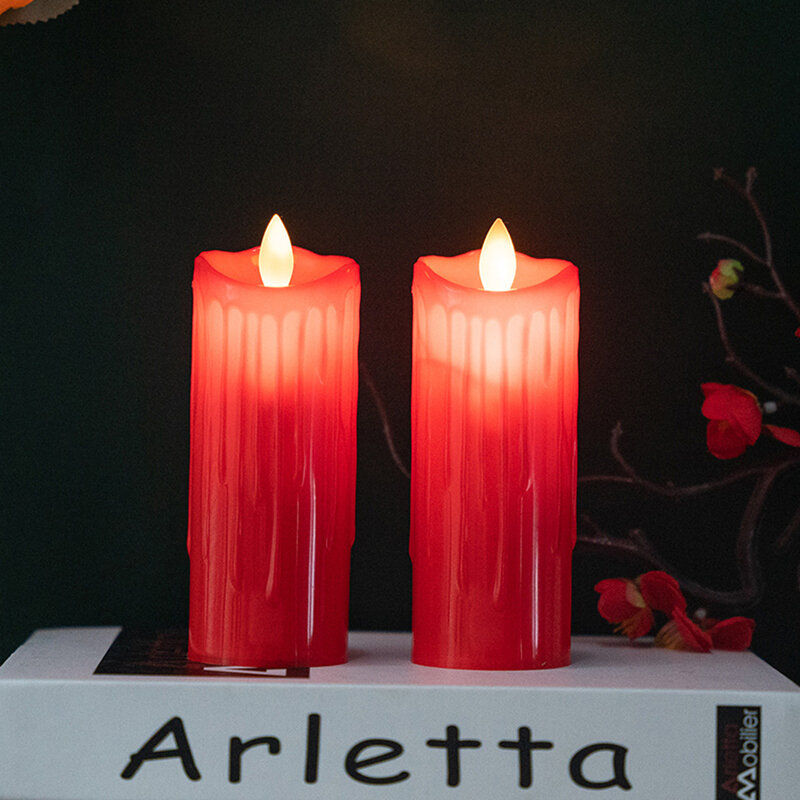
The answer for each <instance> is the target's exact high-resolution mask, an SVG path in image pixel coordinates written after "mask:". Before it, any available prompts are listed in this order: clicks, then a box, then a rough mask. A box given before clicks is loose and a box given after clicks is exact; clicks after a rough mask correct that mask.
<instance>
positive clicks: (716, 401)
mask: <svg viewBox="0 0 800 800" xmlns="http://www.w3.org/2000/svg"><path fill="white" fill-rule="evenodd" d="M708 386H709V384H703V385H702V387H701V388H703V391H704V393H705V392H706V388H707V387H708ZM704 387H706V388H704ZM700 412H701V413H702V415H703V416H704V417H706V418H707V419H720V420H727V421H728V422H730V423H731V425H733V426H735V427H739V428H741V431H742V433H743V434H744V436H745V438H746V440H747V443H748V444H755V442H756V439H758V437H759V435H760V433H761V407H760V406H759V405H758V398H757V397H756V396H755V395H754V394H753V393H752V392H748V391H747V390H746V389H740V388H739V387H738V386H732V385H718V388H717V389H716V390H712V391H708V392H707V393H706V399H705V400H704V401H703V405H702V407H701V409H700Z"/></svg>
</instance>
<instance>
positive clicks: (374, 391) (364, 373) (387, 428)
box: [358, 362, 411, 480]
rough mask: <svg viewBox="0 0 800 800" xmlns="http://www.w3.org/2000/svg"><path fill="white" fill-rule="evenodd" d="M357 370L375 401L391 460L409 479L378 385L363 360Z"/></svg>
mask: <svg viewBox="0 0 800 800" xmlns="http://www.w3.org/2000/svg"><path fill="white" fill-rule="evenodd" d="M358 369H359V372H360V373H361V378H362V380H363V381H364V383H366V385H367V388H368V389H369V391H370V394H371V395H372V399H373V400H374V401H375V407H376V408H377V409H378V415H379V416H380V418H381V425H382V426H383V437H384V439H386V446H387V447H388V448H389V454H390V455H391V456H392V461H394V463H395V465H396V466H397V469H399V470H400V472H402V473H403V475H405V476H406V478H408V479H409V480H411V473H410V472H409V470H408V467H406V465H405V464H404V463H403V459H402V458H400V454H399V453H398V452H397V448H396V447H395V444H394V437H393V436H392V426H391V425H390V424H389V416H388V414H387V413H386V407H385V406H384V405H383V400H382V399H381V396H380V393H379V392H378V387H377V386H375V381H373V380H372V375H370V372H369V370H368V369H367V368H366V366H364V364H363V362H360V363H359V365H358Z"/></svg>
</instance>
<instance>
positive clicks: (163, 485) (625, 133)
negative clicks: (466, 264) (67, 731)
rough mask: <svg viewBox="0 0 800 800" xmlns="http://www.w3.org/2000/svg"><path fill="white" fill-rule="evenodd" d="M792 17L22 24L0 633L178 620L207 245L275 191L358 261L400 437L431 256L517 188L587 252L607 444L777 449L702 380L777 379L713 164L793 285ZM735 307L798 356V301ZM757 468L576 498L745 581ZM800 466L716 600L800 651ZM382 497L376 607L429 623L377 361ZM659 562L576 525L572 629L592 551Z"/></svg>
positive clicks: (254, 239) (584, 371)
mask: <svg viewBox="0 0 800 800" xmlns="http://www.w3.org/2000/svg"><path fill="white" fill-rule="evenodd" d="M796 34H797V11H796V8H795V5H794V3H791V2H787V3H777V2H758V3H756V2H731V0H726V1H725V2H716V1H715V0H707V1H706V2H704V3H697V2H683V1H682V0H677V2H672V3H655V2H652V3H651V2H611V3H609V2H606V3H593V2H582V3H558V4H552V3H532V2H499V3H478V2H465V3H443V2H438V0H429V2H406V3H398V2H383V0H375V1H373V2H368V1H367V0H364V1H363V2H356V1H355V0H350V1H349V2H341V3H323V2H297V1H295V2H292V3H272V2H255V1H254V0H253V1H252V2H239V3H227V2H221V0H206V1H205V2H203V3H197V2H189V0H176V1H175V2H168V3H163V2H153V1H152V0H143V1H142V2H100V0H81V2H80V4H79V5H78V6H77V7H76V8H75V9H73V10H72V11H70V12H68V13H67V14H65V15H64V16H63V17H61V18H59V19H57V20H54V21H50V22H47V23H41V24H37V25H25V26H11V27H4V28H0V92H1V93H0V98H1V99H2V108H3V112H2V116H3V128H2V130H3V136H2V146H0V287H1V288H0V304H2V307H1V308H0V325H2V331H1V332H0V335H1V336H2V344H1V345H0V354H1V356H0V357H1V358H2V377H0V393H1V397H0V403H1V404H2V405H1V406H0V407H1V408H2V412H1V413H2V425H1V426H0V453H2V458H1V459H0V461H1V463H2V494H1V495H0V497H2V508H3V513H2V517H1V518H0V658H2V657H3V656H4V655H6V654H7V653H8V652H10V650H11V649H12V648H13V647H14V646H16V645H17V644H19V643H20V642H21V641H22V640H23V639H24V638H25V636H26V635H27V634H28V633H29V632H30V631H31V630H33V629H34V628H36V627H41V626H58V625H73V624H109V623H121V624H131V625H144V624H152V625H173V624H177V625H180V624H185V620H186V613H187V594H188V588H187V587H188V580H187V576H188V562H187V558H186V552H185V526H186V506H187V469H188V398H189V367H190V363H189V354H190V322H191V290H190V283H191V274H192V263H193V258H194V256H195V255H196V254H197V253H199V252H200V251H202V250H207V249H223V250H241V249H244V248H247V247H251V246H255V245H256V244H258V243H259V241H260V237H261V234H262V232H263V228H264V225H265V223H266V221H267V220H268V218H269V216H270V215H271V214H272V213H273V212H275V211H277V212H279V213H280V214H281V215H282V217H283V219H284V221H285V222H286V224H287V227H288V228H289V231H290V233H291V236H292V239H293V241H294V242H295V243H296V244H299V245H301V246H304V247H307V248H309V249H312V250H315V251H316V252H320V253H340V254H344V255H349V256H352V257H353V258H355V259H356V260H357V261H358V262H359V264H360V265H361V270H362V273H361V274H362V287H363V295H362V333H361V345H360V356H361V359H362V361H363V363H364V365H365V366H366V367H367V368H368V369H369V371H370V373H371V374H372V376H373V379H374V381H375V384H376V386H377V387H378V389H379V391H380V392H381V394H382V395H383V398H384V401H385V403H386V408H387V413H388V417H389V419H390V421H391V424H392V426H393V429H394V434H395V437H396V443H397V447H398V449H399V452H400V453H401V455H402V456H403V457H404V458H405V459H406V460H407V459H408V452H409V446H410V442H409V431H408V429H409V396H410V338H411V297H410V284H411V270H412V265H413V263H414V261H415V260H416V258H417V257H419V256H420V255H424V254H427V253H438V254H444V255H450V254H455V253H458V252H463V251H464V250H468V249H473V248H476V247H478V246H479V245H480V243H481V241H482V239H483V236H484V235H485V232H486V230H487V229H488V227H489V225H490V224H491V222H492V220H493V219H494V218H495V217H496V216H498V215H499V216H502V217H503V218H504V219H505V221H506V223H507V225H508V227H509V229H510V231H511V234H512V236H513V237H514V242H515V245H516V246H517V249H518V250H520V251H523V252H527V253H529V254H531V255H538V256H556V257H560V258H565V259H569V260H571V261H574V262H575V263H576V264H578V265H579V267H580V269H581V283H582V312H581V326H582V327H581V410H580V437H581V439H580V472H581V474H582V475H584V476H588V475H592V474H597V473H608V472H614V471H616V467H615V465H614V463H613V459H612V457H611V455H610V453H609V434H610V431H611V429H612V428H613V426H614V424H615V422H616V421H617V420H622V421H623V426H624V429H625V437H624V438H623V440H622V443H623V449H624V452H625V454H626V455H627V457H628V458H629V459H630V461H631V462H632V463H634V464H635V465H636V467H637V468H638V469H640V470H641V472H642V474H643V475H646V476H647V477H648V478H652V479H653V480H656V481H662V482H663V481H669V480H673V481H675V482H677V483H681V484H682V483H690V482H693V481H704V480H708V479H716V478H719V477H722V476H725V475H726V474H729V473H730V472H732V471H734V470H735V469H737V468H738V467H739V466H754V465H755V466H757V465H759V464H762V463H764V462H766V461H768V460H770V459H775V458H782V457H784V456H785V454H786V452H787V451H786V450H785V449H781V448H780V447H779V446H778V445H774V446H770V445H769V444H763V445H762V443H759V444H758V445H757V447H756V448H754V449H753V452H752V453H749V454H747V455H745V456H744V457H743V460H742V461H741V464H736V465H731V464H721V463H719V462H717V461H716V460H715V459H714V458H712V457H711V456H710V455H709V454H708V453H707V451H706V449H705V443H704V424H705V423H704V420H703V419H702V417H701V416H700V413H699V407H700V402H701V394H700V390H699V384H700V383H701V382H702V381H704V380H715V381H721V382H724V383H728V382H735V383H741V384H742V385H745V386H748V388H754V387H752V386H751V385H749V384H748V383H747V381H745V380H744V379H743V378H741V377H740V376H739V375H737V373H736V372H735V371H734V370H732V369H731V368H730V367H728V366H726V365H725V364H724V352H723V350H722V348H721V346H720V343H719V337H718V336H717V332H716V329H715V326H714V318H713V311H712V308H711V305H710V303H709V300H708V298H706V297H705V296H704V295H703V294H702V292H701V291H700V284H701V281H703V280H704V279H706V278H707V276H708V273H709V272H710V270H711V269H712V268H713V266H714V264H715V263H716V260H717V259H718V258H721V257H723V256H727V255H733V253H732V251H731V250H730V248H725V247H724V246H721V245H709V244H708V243H702V242H698V241H697V240H696V238H695V237H696V234H698V233H700V232H701V231H704V230H708V229H712V230H717V231H719V232H720V233H726V234H729V235H731V236H734V237H736V238H742V239H744V240H746V241H747V242H748V243H749V244H750V245H751V246H752V247H754V248H756V249H759V248H760V247H761V243H760V239H759V230H758V227H757V226H756V225H755V224H754V222H753V220H752V218H751V217H750V216H749V215H748V213H747V210H746V206H745V203H744V202H743V201H742V200H741V198H738V197H736V196H735V195H734V194H732V193H731V192H729V191H727V190H726V188H725V187H724V186H723V185H721V184H720V183H719V182H717V183H714V182H713V181H712V171H713V169H714V168H715V167H720V166H724V167H726V168H727V169H728V172H729V174H731V175H733V176H735V177H736V178H737V179H740V180H741V179H742V178H743V175H744V171H745V169H746V168H747V167H748V166H750V165H751V164H752V165H756V166H757V167H758V169H759V175H760V177H759V179H758V182H757V184H756V189H757V192H758V196H759V197H760V198H761V200H762V203H763V207H764V210H765V213H766V215H767V217H768V220H769V222H770V225H771V230H772V233H773V237H774V249H775V254H776V261H777V262H778V263H779V264H780V265H783V268H784V277H785V278H786V281H787V285H788V286H789V288H791V289H793V290H794V292H795V294H796V295H797V294H800V280H798V277H797V272H796V264H797V262H798V258H797V257H798V254H799V251H800V235H798V232H797V230H796V227H795V224H796V209H797V208H798V206H799V205H800V202H799V201H800V192H799V191H798V178H800V174H799V173H798V166H800V164H798V156H797V146H796V143H797V134H798V108H799V107H800V104H798V94H797V68H796V50H797V35H796ZM731 313H732V314H734V316H735V315H736V314H741V315H742V316H741V317H740V318H739V319H740V322H737V323H735V324H736V325H739V327H738V328H737V337H738V338H737V341H739V342H741V346H742V347H743V348H745V350H746V352H747V355H748V357H749V358H750V359H751V360H752V363H754V364H755V365H757V366H759V368H761V367H763V369H765V370H769V371H770V375H771V376H774V377H775V379H776V380H783V376H782V374H780V367H781V365H782V364H783V363H792V362H793V363H794V364H795V365H797V363H798V355H797V353H798V349H797V348H798V347H800V345H798V343H797V340H796V339H794V338H793V337H792V336H791V332H792V331H793V329H794V327H793V325H794V324H795V323H793V322H792V320H791V317H790V316H788V315H786V314H784V313H783V312H782V311H781V309H780V307H779V306H778V304H775V303H773V304H771V305H768V306H766V307H763V306H762V305H759V304H758V303H755V302H750V303H749V304H748V303H745V302H742V303H740V304H739V308H736V309H734V310H733V311H732V312H731ZM732 324H733V323H732ZM795 389H796V387H795ZM776 422H777V423H778V424H784V425H789V426H795V427H800V414H798V413H796V411H795V413H794V414H793V413H792V412H791V409H789V410H787V411H786V413H785V414H784V415H782V416H781V417H780V418H778V417H777V416H776ZM795 474H796V472H795ZM748 491H749V487H745V488H737V489H735V490H734V491H733V493H730V492H729V493H728V494H727V496H726V497H725V498H724V499H723V500H720V499H719V498H716V497H715V498H714V499H713V500H711V499H710V498H709V500H708V502H707V503H706V501H705V500H703V499H702V498H701V499H700V500H695V501H692V503H691V504H690V503H683V504H678V507H675V508H673V506H674V505H675V504H670V503H667V504H665V502H664V501H663V500H657V499H656V498H653V497H652V496H651V495H649V494H648V493H647V492H646V491H640V490H630V488H629V487H619V486H614V485H612V486H609V485H607V484H599V485H597V484H591V485H587V486H586V487H582V492H581V499H580V506H581V513H582V514H583V513H585V514H590V515H591V516H592V518H593V519H594V520H595V521H596V523H597V524H598V525H600V526H601V527H602V528H603V530H605V531H606V532H608V533H610V534H623V533H624V532H625V531H626V530H627V529H628V528H631V527H641V528H643V529H644V530H646V531H647V532H648V534H649V535H651V536H652V537H653V538H654V540H655V542H656V544H657V546H658V548H659V551H660V552H661V553H662V554H664V555H665V557H667V558H668V559H669V560H670V561H671V563H673V564H675V565H676V569H677V570H678V571H679V572H680V573H681V574H682V575H684V576H689V577H690V578H691V579H693V580H695V581H697V582H698V583H700V584H701V585H702V586H706V587H712V588H714V589H716V590H720V591H727V590H732V589H736V588H737V586H738V582H739V577H738V575H737V571H736V562H735V558H734V549H735V539H736V530H737V526H738V523H739V519H740V518H741V515H742V509H743V505H744V503H745V501H746V499H747V492H748ZM773 495H774V497H773ZM798 495H800V492H799V491H798V481H797V480H794V482H792V473H791V472H790V473H789V476H788V477H787V479H786V480H785V481H784V482H783V483H781V484H780V485H779V486H775V487H773V491H772V495H771V499H770V503H769V507H768V509H767V512H765V514H764V515H762V516H761V517H760V518H759V520H758V522H759V527H758V534H757V542H758V549H757V554H758V557H759V563H761V564H762V566H763V569H764V573H765V578H766V587H767V588H766V589H765V590H764V594H763V597H762V598H760V599H759V600H758V601H757V602H756V603H754V604H751V605H750V606H749V607H747V608H733V607H721V608H719V609H717V611H719V612H720V613H724V614H725V615H729V614H731V613H738V612H740V611H744V613H747V614H749V615H752V616H755V617H756V618H757V620H758V624H759V627H758V631H757V636H756V640H755V647H756V650H757V651H758V652H760V653H762V654H763V655H765V657H767V658H769V659H770V660H771V661H773V663H776V664H777V665H778V666H780V667H781V668H782V669H784V670H785V671H787V672H788V673H789V674H791V675H793V676H794V677H795V678H796V679H797V678H799V677H800V658H799V657H798V656H797V653H796V648H795V646H794V645H793V644H792V645H790V644H789V643H790V642H794V641H796V640H797V639H796V637H797V633H798V631H797V627H798V622H797V620H798V618H800V617H799V615H798V612H800V603H798V593H797V572H796V568H797V561H798V546H797V543H796V542H790V543H789V545H788V546H787V547H786V548H784V550H783V551H781V552H780V553H776V552H775V550H774V547H773V544H774V540H775V539H776V537H777V535H778V532H779V531H780V530H782V527H783V526H784V525H785V524H786V514H788V513H789V512H791V510H792V509H793V508H796V506H797V497H798ZM357 502H358V507H357V518H358V528H357V543H356V546H355V549H354V552H353V580H352V624H353V626H354V627H358V628H378V629H402V628H404V627H407V626H408V625H409V622H410V565H409V561H408V556H407V535H408V483H407V481H406V479H405V478H404V477H403V476H402V474H401V473H400V472H399V471H398V470H397V469H396V467H395V465H394V464H393V462H392V460H391V458H390V455H389V452H388V450H387V448H386V445H385V442H384V440H383V436H382V433H381V423H380V419H379V417H378V414H377V412H376V408H375V405H374V403H373V401H372V399H371V397H370V396H369V393H368V392H367V391H366V389H365V388H364V387H363V386H362V390H361V399H360V404H359V482H358V498H357ZM673 513H674V514H675V516H672V515H673ZM583 524H584V525H585V523H583ZM583 532H584V533H586V532H587V529H585V528H584V530H583ZM588 532H589V533H591V529H589V530H588ZM645 568H646V565H644V564H643V563H637V562H636V561H635V560H630V559H621V558H618V557H616V556H611V555H609V554H608V552H607V551H606V550H604V549H602V548H600V549H599V550H598V549H594V550H590V549H589V548H586V547H581V548H579V550H578V552H577V555H576V570H575V630H576V631H606V630H608V626H606V625H605V623H603V622H602V620H599V618H598V617H597V615H596V611H595V595H594V593H593V591H592V586H593V584H594V582H595V581H596V580H599V579H600V578H603V577H610V576H614V575H618V574H626V575H636V574H637V573H638V572H641V571H643V569H645ZM712 610H714V609H712Z"/></svg>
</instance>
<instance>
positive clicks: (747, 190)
mask: <svg viewBox="0 0 800 800" xmlns="http://www.w3.org/2000/svg"><path fill="white" fill-rule="evenodd" d="M757 174H758V173H757V172H756V169H755V167H750V169H748V170H747V175H746V179H745V181H746V182H745V185H744V186H741V185H740V184H739V183H738V182H737V181H735V180H734V179H733V178H731V177H730V175H727V174H726V173H725V171H724V170H722V169H717V170H714V178H715V179H716V180H721V181H722V182H723V183H725V184H726V185H727V186H729V187H730V188H731V189H733V190H734V191H735V192H736V193H737V194H739V195H741V196H742V197H743V198H744V199H745V201H746V202H747V204H748V205H749V206H750V209H751V211H752V212H753V215H754V216H755V218H756V220H757V221H758V224H759V227H760V228H761V235H762V237H763V239H764V260H763V261H762V262H761V263H763V264H765V266H766V267H767V269H769V271H770V275H771V276H772V281H773V283H774V284H775V288H776V289H777V290H778V292H779V294H780V296H781V299H782V300H783V302H784V303H785V304H786V306H787V308H789V309H790V310H791V312H792V313H793V314H794V316H795V318H796V319H797V320H798V322H800V306H798V305H797V303H795V301H794V298H793V297H792V296H791V295H790V294H789V292H787V291H786V287H785V286H784V285H783V281H782V280H781V277H780V275H779V274H778V270H777V269H776V268H775V262H774V261H773V260H772V236H771V235H770V232H769V226H768V225H767V221H766V219H765V218H764V214H763V212H762V211H761V206H759V204H758V201H757V200H756V198H755V195H754V194H753V184H754V183H755V179H756V176H757Z"/></svg>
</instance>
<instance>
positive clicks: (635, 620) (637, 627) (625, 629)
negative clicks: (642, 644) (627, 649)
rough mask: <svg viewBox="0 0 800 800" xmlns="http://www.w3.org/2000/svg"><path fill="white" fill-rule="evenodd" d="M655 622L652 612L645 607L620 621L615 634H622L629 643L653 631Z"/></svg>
mask: <svg viewBox="0 0 800 800" xmlns="http://www.w3.org/2000/svg"><path fill="white" fill-rule="evenodd" d="M654 624H655V620H654V619H653V612H652V611H651V610H650V609H649V608H647V606H645V607H644V608H640V609H639V610H638V611H637V612H636V613H635V614H634V615H633V616H632V617H628V618H627V619H624V620H622V622H620V623H619V625H617V627H616V629H615V630H616V631H617V633H624V634H625V635H626V636H627V637H628V638H629V639H630V640H631V641H633V640H634V639H638V638H639V637H640V636H644V635H645V634H647V633H650V631H651V630H652V629H653V625H654Z"/></svg>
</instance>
